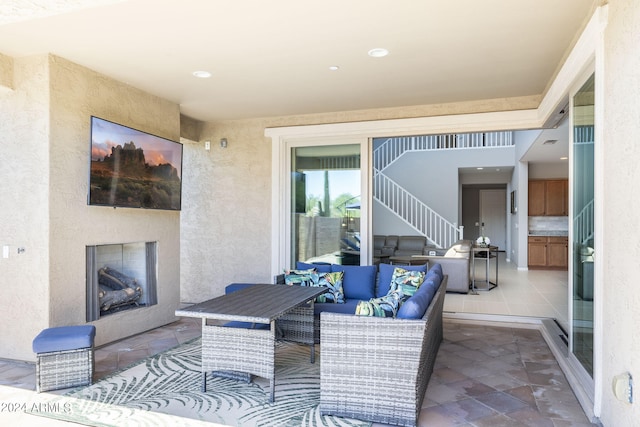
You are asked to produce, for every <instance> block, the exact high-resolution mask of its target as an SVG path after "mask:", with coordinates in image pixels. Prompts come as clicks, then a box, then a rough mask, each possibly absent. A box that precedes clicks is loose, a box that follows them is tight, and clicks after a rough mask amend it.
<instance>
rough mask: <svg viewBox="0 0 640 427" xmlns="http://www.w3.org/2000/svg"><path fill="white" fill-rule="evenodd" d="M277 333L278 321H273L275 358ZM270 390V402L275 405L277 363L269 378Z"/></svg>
mask: <svg viewBox="0 0 640 427" xmlns="http://www.w3.org/2000/svg"><path fill="white" fill-rule="evenodd" d="M275 331H276V321H275V320H272V321H271V332H272V333H273V356H274V358H275V354H276V351H275V349H276V339H275ZM269 388H270V390H271V394H270V397H269V402H270V403H273V402H274V400H275V395H276V364H275V361H274V363H273V368H272V371H271V378H269Z"/></svg>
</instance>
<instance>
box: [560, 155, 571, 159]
mask: <svg viewBox="0 0 640 427" xmlns="http://www.w3.org/2000/svg"><path fill="white" fill-rule="evenodd" d="M560 160H569V158H568V157H567V156H562V157H560Z"/></svg>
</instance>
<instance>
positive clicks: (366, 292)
mask: <svg viewBox="0 0 640 427" xmlns="http://www.w3.org/2000/svg"><path fill="white" fill-rule="evenodd" d="M331 271H334V272H336V271H344V277H343V278H342V288H343V290H344V297H345V299H357V300H368V299H369V298H373V297H374V296H375V289H376V273H377V268H376V266H375V265H338V264H332V265H331ZM389 281H391V276H389Z"/></svg>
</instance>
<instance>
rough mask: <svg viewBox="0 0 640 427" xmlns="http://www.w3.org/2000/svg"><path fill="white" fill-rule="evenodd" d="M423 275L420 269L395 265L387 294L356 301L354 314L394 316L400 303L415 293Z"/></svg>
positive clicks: (422, 280)
mask: <svg viewBox="0 0 640 427" xmlns="http://www.w3.org/2000/svg"><path fill="white" fill-rule="evenodd" d="M424 277H425V273H424V272H422V271H413V270H405V269H404V268H400V267H396V268H395V269H394V270H393V275H392V276H391V287H390V288H389V292H388V293H387V295H385V296H383V297H380V298H371V299H370V300H369V301H360V302H358V305H357V306H356V313H355V314H356V315H358V316H377V317H396V314H397V313H398V310H399V309H400V306H401V305H402V303H403V302H405V301H406V300H408V299H409V298H411V297H412V296H413V294H415V293H416V291H417V290H418V288H419V287H420V285H422V282H424Z"/></svg>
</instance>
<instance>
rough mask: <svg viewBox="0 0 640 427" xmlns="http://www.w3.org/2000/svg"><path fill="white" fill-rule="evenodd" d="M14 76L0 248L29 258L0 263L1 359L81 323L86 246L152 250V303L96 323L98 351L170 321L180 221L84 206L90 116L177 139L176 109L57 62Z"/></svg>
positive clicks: (19, 66)
mask: <svg viewBox="0 0 640 427" xmlns="http://www.w3.org/2000/svg"><path fill="white" fill-rule="evenodd" d="M15 74H16V81H17V82H18V83H19V84H17V85H16V90H15V92H12V93H9V94H4V95H1V96H0V103H2V104H1V105H0V111H2V114H3V120H2V126H3V129H2V132H0V134H2V135H3V136H2V138H3V141H2V144H0V147H1V148H0V149H1V150H2V156H1V157H2V159H3V160H2V162H3V166H2V168H0V178H3V182H7V183H9V186H8V188H6V187H5V186H3V190H2V200H3V207H5V206H7V209H2V210H0V211H2V212H1V213H0V224H1V225H0V231H1V232H0V236H2V238H3V239H7V242H6V243H5V242H0V245H4V244H10V245H13V246H16V247H18V246H19V247H24V248H25V249H26V251H25V252H24V254H22V255H16V256H15V257H14V256H12V257H10V258H9V260H4V259H0V266H1V267H2V271H0V277H3V278H5V279H3V283H2V286H0V330H1V331H2V338H3V342H5V341H4V340H5V339H7V341H6V342H10V343H11V344H12V345H10V346H6V345H3V346H1V347H0V357H3V358H11V359H22V360H34V355H33V353H32V350H31V340H32V339H33V337H34V336H35V335H36V334H37V333H38V332H39V331H40V330H41V329H42V328H45V327H49V326H61V325H71V324H83V323H85V247H86V246H87V245H97V244H105V243H123V242H139V241H157V242H158V299H159V304H158V305H156V306H153V307H147V308H142V309H138V310H134V311H128V312H121V313H117V314H113V315H110V316H105V317H104V318H102V319H100V320H98V321H96V322H94V323H95V325H96V328H97V335H96V345H101V344H104V343H106V342H111V341H114V340H117V339H120V338H124V337H126V336H130V335H133V334H136V333H139V332H143V331H145V330H148V329H152V328H154V327H157V326H160V325H163V324H166V323H169V322H171V321H173V320H175V316H174V312H175V309H176V308H177V306H178V302H179V288H180V286H179V281H180V213H179V212H176V211H156V210H143V209H120V208H118V209H113V208H107V207H97V206H87V193H88V177H89V160H90V157H89V155H90V154H89V153H90V149H89V148H90V117H91V116H92V115H94V116H98V117H101V118H104V119H107V120H111V121H114V122H117V123H121V124H123V125H126V126H130V127H134V128H137V129H140V130H143V131H147V132H151V133H153V134H156V135H159V136H163V137H165V138H169V139H173V140H178V138H179V135H180V112H179V107H178V105H176V104H173V103H171V102H168V101H165V100H162V99H159V98H157V97H154V96H151V95H149V94H146V93H144V92H142V91H140V90H138V89H135V88H132V87H130V86H127V85H125V84H123V83H120V82H116V81H114V80H112V79H109V78H106V77H104V76H102V75H100V74H98V73H96V72H94V71H91V70H88V69H86V68H84V67H81V66H78V65H76V64H73V63H71V62H69V61H67V60H64V59H62V58H59V57H55V56H46V55H44V56H38V57H35V58H29V59H26V60H16V70H15ZM4 115H9V116H10V117H6V119H7V120H5V117H4ZM5 127H6V128H7V129H6V131H7V133H5ZM5 138H6V140H5ZM5 165H7V167H5ZM5 193H7V194H6V197H5ZM5 201H11V203H7V205H5V204H4V202H5ZM5 236H6V237H5ZM6 278H9V280H7V282H8V283H7V284H5V280H6ZM9 284H10V286H8V285H9ZM25 314H26V315H25ZM15 319H20V321H19V322H16V321H15Z"/></svg>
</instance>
